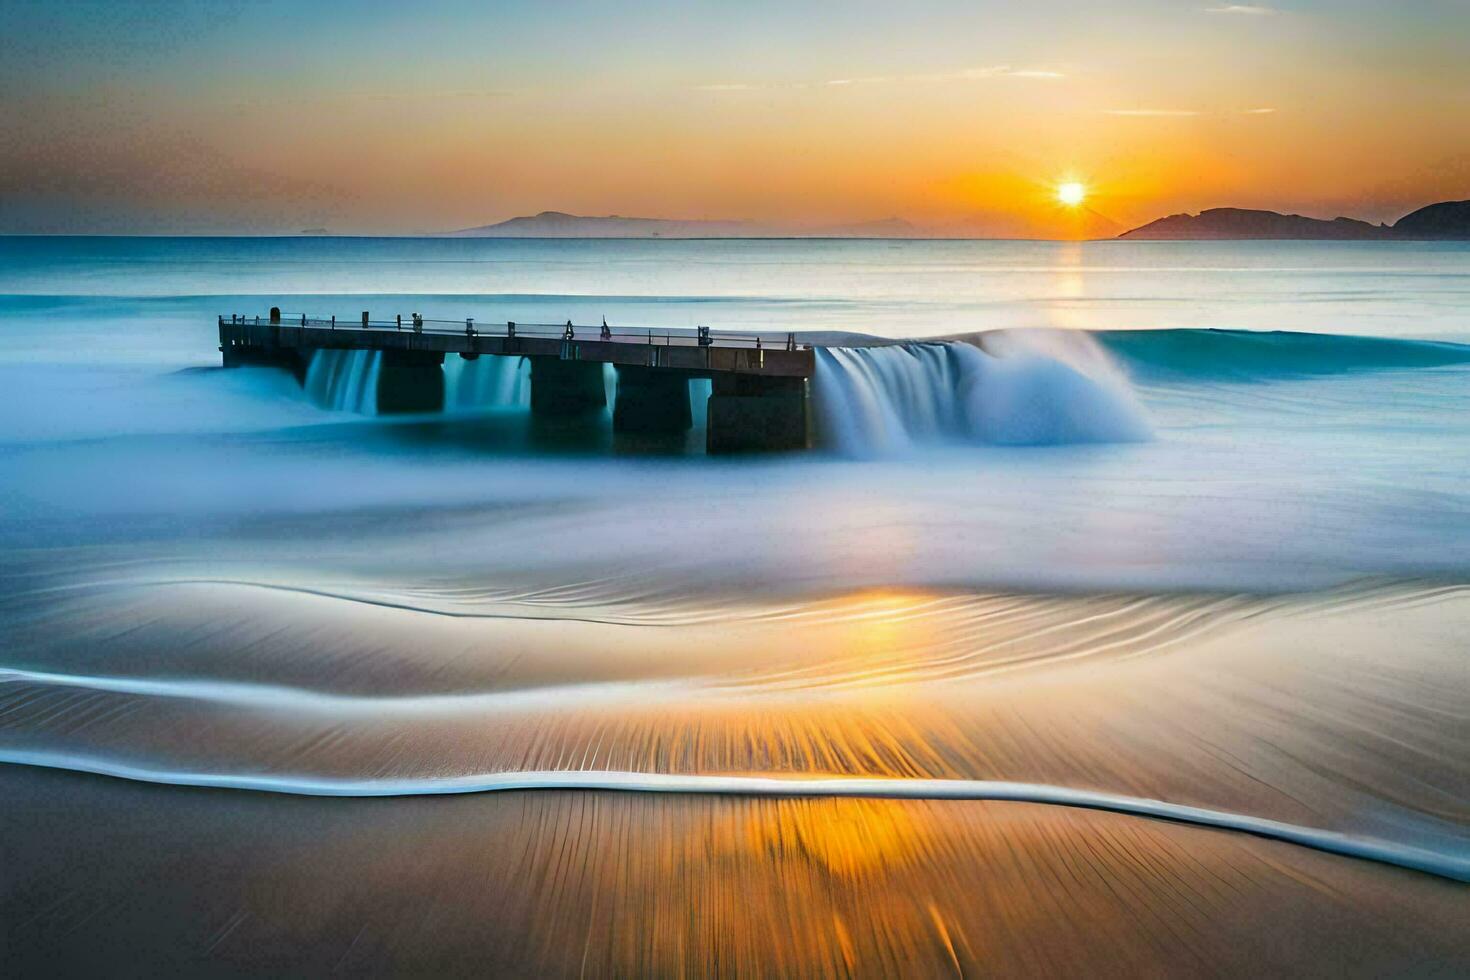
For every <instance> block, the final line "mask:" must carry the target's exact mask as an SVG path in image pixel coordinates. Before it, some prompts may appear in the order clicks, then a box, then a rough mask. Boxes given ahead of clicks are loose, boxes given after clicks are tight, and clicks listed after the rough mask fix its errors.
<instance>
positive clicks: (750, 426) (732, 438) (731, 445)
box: [705, 374, 808, 454]
mask: <svg viewBox="0 0 1470 980" xmlns="http://www.w3.org/2000/svg"><path fill="white" fill-rule="evenodd" d="M806 388H807V385H806V379H805V378H773V377H764V376H760V375H749V374H716V375H715V376H714V379H713V386H712V388H711V394H710V396H709V422H708V426H707V428H706V431H705V451H706V452H709V453H712V454H713V453H740V452H781V451H786V450H792V449H805V448H807V445H808V439H807V391H806Z"/></svg>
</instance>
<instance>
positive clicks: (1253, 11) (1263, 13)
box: [1205, 3, 1276, 17]
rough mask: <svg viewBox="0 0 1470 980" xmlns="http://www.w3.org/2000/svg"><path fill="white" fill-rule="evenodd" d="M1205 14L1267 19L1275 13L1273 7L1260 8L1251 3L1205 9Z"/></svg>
mask: <svg viewBox="0 0 1470 980" xmlns="http://www.w3.org/2000/svg"><path fill="white" fill-rule="evenodd" d="M1205 13H1207V14H1241V15H1243V16H1246V17H1269V16H1271V15H1272V14H1274V13H1276V10H1275V8H1273V7H1262V6H1258V5H1256V4H1253V3H1231V4H1226V5H1225V6H1223V7H1206V8H1205Z"/></svg>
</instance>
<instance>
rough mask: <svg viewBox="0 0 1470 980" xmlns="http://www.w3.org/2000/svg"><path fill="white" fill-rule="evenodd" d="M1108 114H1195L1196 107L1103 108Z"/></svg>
mask: <svg viewBox="0 0 1470 980" xmlns="http://www.w3.org/2000/svg"><path fill="white" fill-rule="evenodd" d="M1103 112H1104V113H1106V114H1107V115H1109V116H1197V115H1199V114H1200V112H1199V110H1198V109H1104V110H1103Z"/></svg>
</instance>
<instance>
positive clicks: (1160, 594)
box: [0, 238, 1470, 975]
mask: <svg viewBox="0 0 1470 980" xmlns="http://www.w3.org/2000/svg"><path fill="white" fill-rule="evenodd" d="M272 306H278V307H281V308H282V309H283V310H285V311H287V313H288V314H300V313H306V314H310V315H312V316H328V315H336V316H338V317H342V318H346V319H353V318H356V317H357V316H358V315H360V313H361V312H362V311H369V312H370V313H371V314H372V315H373V317H374V318H379V317H382V318H387V317H392V316H394V315H402V316H404V317H405V318H408V316H409V314H411V313H422V314H424V315H425V316H428V317H434V318H443V319H450V320H462V319H464V318H466V317H473V318H474V319H475V320H476V322H478V323H484V324H491V323H500V322H505V321H516V322H519V323H528V322H544V323H560V322H563V321H565V320H568V319H571V320H574V321H575V322H576V323H578V324H599V323H601V322H602V319H603V318H604V317H605V318H606V319H607V321H608V322H609V323H611V324H613V325H615V326H618V327H634V328H636V327H648V328H660V329H668V328H674V329H688V330H691V331H692V330H693V329H694V328H695V327H696V326H701V325H702V326H710V327H712V328H713V329H714V330H716V331H717V332H718V331H720V330H728V331H736V332H761V333H764V334H766V335H768V336H770V337H772V338H784V337H785V335H786V333H787V332H792V331H794V332H796V333H797V334H798V339H799V340H801V341H804V342H810V343H815V344H818V345H820V349H819V351H818V356H817V364H818V367H817V374H816V377H815V378H814V379H813V380H812V382H811V391H810V397H811V413H812V418H813V447H812V449H811V450H809V451H807V452H805V453H798V454H788V455H772V456H737V457H724V456H706V455H705V453H704V451H703V444H704V443H703V434H702V427H703V424H704V415H703V398H702V395H704V394H706V393H707V392H708V383H707V382H703V383H702V382H695V383H694V384H693V385H692V388H693V394H694V399H693V401H694V428H693V430H692V431H691V432H690V433H689V435H688V436H687V437H678V438H673V439H667V440H662V441H653V442H650V441H647V440H629V439H627V438H624V437H622V436H619V435H616V434H614V433H613V432H612V431H611V424H610V419H609V417H608V415H607V413H604V414H603V415H601V416H599V417H596V418H591V419H583V420H580V421H578V422H577V423H575V424H569V425H560V426H554V427H550V428H548V427H547V426H545V425H541V424H538V423H537V422H536V421H535V420H533V419H532V418H531V416H530V413H529V378H528V371H527V368H526V367H525V365H524V364H521V363H519V362H515V361H511V360H508V359H496V358H481V359H479V360H478V361H474V362H467V361H460V360H458V359H457V358H454V357H451V358H450V359H449V361H448V362H447V363H446V365H445V369H444V370H445V379H446V408H445V411H443V412H441V413H434V414H429V415H407V416H379V415H376V414H374V411H373V398H372V390H373V387H372V386H373V379H374V378H375V374H374V371H375V370H376V364H375V361H374V357H373V356H371V355H353V354H336V353H320V354H318V355H317V356H316V359H315V360H314V361H313V362H312V364H311V365H310V367H309V369H308V370H307V372H306V376H305V379H304V382H301V383H299V382H298V381H297V380H296V379H295V378H293V377H292V376H291V375H290V374H288V373H286V372H283V371H278V370H275V369H271V368H239V369H231V370H224V369H222V368H221V367H220V366H219V365H220V354H219V351H218V349H217V347H218V338H217V332H216V320H215V318H216V316H218V315H220V314H224V315H230V314H234V313H240V314H244V315H247V316H254V315H263V314H265V312H266V311H267V310H268V309H269V308H270V307H272ZM0 337H3V341H4V342H3V344H0V390H3V391H4V392H5V393H6V394H5V398H4V404H5V408H4V411H3V413H0V555H3V562H0V566H3V568H0V650H3V651H4V654H3V657H4V659H3V661H0V763H4V764H3V765H0V792H3V795H4V798H5V799H6V801H7V805H6V806H5V807H4V808H3V813H0V839H3V841H4V842H5V843H4V845H3V847H4V849H5V850H4V852H3V853H0V922H3V923H5V924H6V926H7V928H6V933H5V935H4V936H0V947H3V956H4V959H0V965H3V964H5V963H7V962H8V963H9V964H11V965H12V966H14V967H16V968H19V969H25V970H37V969H41V968H43V967H44V968H47V969H71V970H89V971H98V970H108V971H109V972H114V971H115V970H116V969H117V967H118V964H119V963H120V962H126V963H131V964H135V965H134V966H133V967H131V968H127V969H125V970H124V972H137V973H156V972H159V971H164V970H168V971H185V970H187V971H191V972H198V971H208V972H217V973H228V974H261V973H272V974H274V973H279V972H282V971H285V972H293V973H299V974H303V975H305V974H316V973H320V972H323V971H326V970H331V969H335V970H351V971H353V972H362V971H368V972H375V971H385V972H395V971H396V972H402V971H404V970H413V971H415V972H441V973H483V972H486V971H491V970H502V971H511V970H515V971H519V972H528V971H534V972H537V973H548V974H558V975H560V974H572V973H656V974H673V973H702V972H736V973H741V972H756V973H772V972H781V973H786V974H796V975H800V974H811V975H820V974H830V973H832V972H840V971H843V970H846V971H848V972H860V973H861V972H880V973H890V972H902V973H909V974H930V973H952V972H954V971H955V970H959V971H960V972H962V973H965V972H976V971H979V970H987V969H988V970H997V969H1004V970H1011V971H1018V970H1025V971H1030V972H1062V971H1066V972H1080V971H1083V970H1086V971H1089V972H1091V971H1097V972H1107V973H1123V972H1133V973H1137V972H1140V971H1146V972H1151V973H1158V972H1164V971H1170V972H1179V971H1182V970H1190V971H1191V972H1195V971H1199V970H1205V971H1206V972H1237V971H1243V970H1247V969H1262V968H1265V969H1269V970H1271V971H1273V972H1285V971H1288V970H1290V971H1296V972H1310V973H1326V972H1345V973H1351V974H1364V975H1367V974H1375V973H1379V972H1381V971H1383V970H1394V971H1396V972H1443V973H1457V972H1463V970H1464V969H1465V968H1466V967H1467V966H1470V940H1467V938H1466V934H1465V930H1464V929H1463V912H1464V899H1465V890H1464V889H1465V885H1464V882H1467V881H1470V724H1467V715H1466V709H1465V705H1466V704H1467V703H1470V666H1467V660H1466V653H1467V639H1466V638H1467V636H1470V588H1467V586H1470V245H1467V244H1465V243H1410V242H1403V243H1397V242H1396V243H1369V242H1361V243H1359V242H1344V243H1325V242H1188V243H1184V242H1181V243H1168V242H1121V241H1115V242H1092V243H1050V242H963V241H934V242H925V241H804V240H790V241H787V240H777V241H658V240H628V241H619V240H595V241H589V240H469V239H456V240H440V239H339V238H301V239H170V238H132V239H109V238H95V239H88V238H72V239H68V238H54V239H53V238H0ZM607 384H608V389H609V392H610V393H615V385H614V382H613V377H612V374H611V371H610V370H609V373H608V377H607ZM701 385H702V387H701ZM122 957H127V959H126V960H123V959H121V958H122Z"/></svg>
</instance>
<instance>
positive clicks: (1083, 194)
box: [1057, 180, 1087, 208]
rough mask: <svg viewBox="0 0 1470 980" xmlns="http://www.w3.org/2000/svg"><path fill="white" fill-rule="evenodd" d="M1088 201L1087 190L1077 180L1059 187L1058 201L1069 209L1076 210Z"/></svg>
mask: <svg viewBox="0 0 1470 980" xmlns="http://www.w3.org/2000/svg"><path fill="white" fill-rule="evenodd" d="M1086 199H1087V188H1086V187H1083V186H1082V185H1081V184H1079V183H1077V182H1076V181H1075V180H1071V181H1068V182H1067V183H1065V184H1058V185H1057V200H1058V201H1061V202H1062V203H1063V204H1065V205H1066V206H1067V207H1069V208H1075V207H1076V206H1077V205H1079V204H1081V203H1082V202H1083V201H1084V200H1086Z"/></svg>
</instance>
